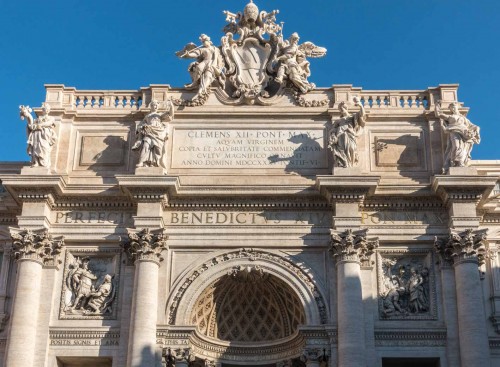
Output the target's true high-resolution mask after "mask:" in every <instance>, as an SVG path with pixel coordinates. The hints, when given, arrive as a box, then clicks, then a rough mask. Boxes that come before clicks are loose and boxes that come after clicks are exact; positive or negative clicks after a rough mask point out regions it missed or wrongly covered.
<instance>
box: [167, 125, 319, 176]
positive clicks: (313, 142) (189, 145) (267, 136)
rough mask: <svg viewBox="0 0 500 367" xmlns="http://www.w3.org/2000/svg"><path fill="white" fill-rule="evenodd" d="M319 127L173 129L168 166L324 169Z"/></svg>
mask: <svg viewBox="0 0 500 367" xmlns="http://www.w3.org/2000/svg"><path fill="white" fill-rule="evenodd" d="M326 153H327V152H326V149H325V144H324V134H323V129H287V130H283V129H227V128H221V129H214V128H210V129H204V128H200V129H186V128H175V129H174V133H173V142H172V165H171V167H172V168H203V169H206V168H215V169H225V168H226V169H262V168H266V169H269V168H271V169H272V168H276V169H281V170H283V169H285V170H300V169H319V168H327V167H328V160H327V155H326Z"/></svg>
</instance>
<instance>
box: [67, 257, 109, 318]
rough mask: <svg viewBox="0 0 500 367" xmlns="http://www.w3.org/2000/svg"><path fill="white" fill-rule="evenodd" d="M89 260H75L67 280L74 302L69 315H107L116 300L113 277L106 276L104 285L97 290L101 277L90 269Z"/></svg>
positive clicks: (68, 310)
mask: <svg viewBox="0 0 500 367" xmlns="http://www.w3.org/2000/svg"><path fill="white" fill-rule="evenodd" d="M89 262H90V259H89V258H87V257H86V258H83V259H79V258H75V262H74V263H73V264H72V265H71V267H72V270H71V271H70V272H69V273H68V276H67V278H66V285H67V287H68V288H69V290H70V291H71V292H72V299H73V300H72V302H71V304H70V305H69V307H67V308H66V310H65V311H66V312H67V313H81V314H83V315H88V314H101V315H102V314H105V313H108V312H110V311H111V309H110V306H111V304H112V302H113V300H114V296H115V294H114V286H113V277H112V276H111V275H109V274H106V275H105V276H104V279H103V281H102V283H101V284H100V285H99V286H98V287H97V289H96V288H95V286H96V283H97V282H98V279H99V277H98V276H97V275H96V274H94V272H93V271H92V270H91V269H89Z"/></svg>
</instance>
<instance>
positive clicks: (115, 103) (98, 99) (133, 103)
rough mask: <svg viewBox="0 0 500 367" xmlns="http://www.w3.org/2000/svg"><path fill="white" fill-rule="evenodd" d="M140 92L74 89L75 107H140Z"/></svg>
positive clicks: (141, 98)
mask: <svg viewBox="0 0 500 367" xmlns="http://www.w3.org/2000/svg"><path fill="white" fill-rule="evenodd" d="M142 100H143V97H142V93H139V92H133V91H110V92H107V91H103V92H99V91H75V93H74V105H75V107H76V108H78V109H80V108H135V109H137V108H140V107H141V105H142Z"/></svg>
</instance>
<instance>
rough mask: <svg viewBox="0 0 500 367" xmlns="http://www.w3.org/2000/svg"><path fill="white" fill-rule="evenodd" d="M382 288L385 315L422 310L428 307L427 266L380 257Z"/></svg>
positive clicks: (416, 313)
mask: <svg viewBox="0 0 500 367" xmlns="http://www.w3.org/2000/svg"><path fill="white" fill-rule="evenodd" d="M382 270H383V273H384V280H383V286H382V288H383V289H382V291H381V298H382V302H381V304H382V310H381V314H382V316H383V317H384V318H389V317H391V316H403V317H407V316H412V315H419V314H425V313H427V312H429V310H430V298H429V269H428V268H427V267H425V266H423V265H422V264H417V263H415V262H409V261H404V260H403V261H398V260H397V259H383V260H382Z"/></svg>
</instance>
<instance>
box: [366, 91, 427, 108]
mask: <svg viewBox="0 0 500 367" xmlns="http://www.w3.org/2000/svg"><path fill="white" fill-rule="evenodd" d="M359 98H360V102H361V104H362V105H363V106H364V107H365V109H383V108H404V109H422V110H425V109H429V105H430V102H429V94H428V93H427V92H419V91H415V92H406V91H404V92H397V91H396V92H394V91H393V92H385V91H362V92H361V93H360V95H359Z"/></svg>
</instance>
